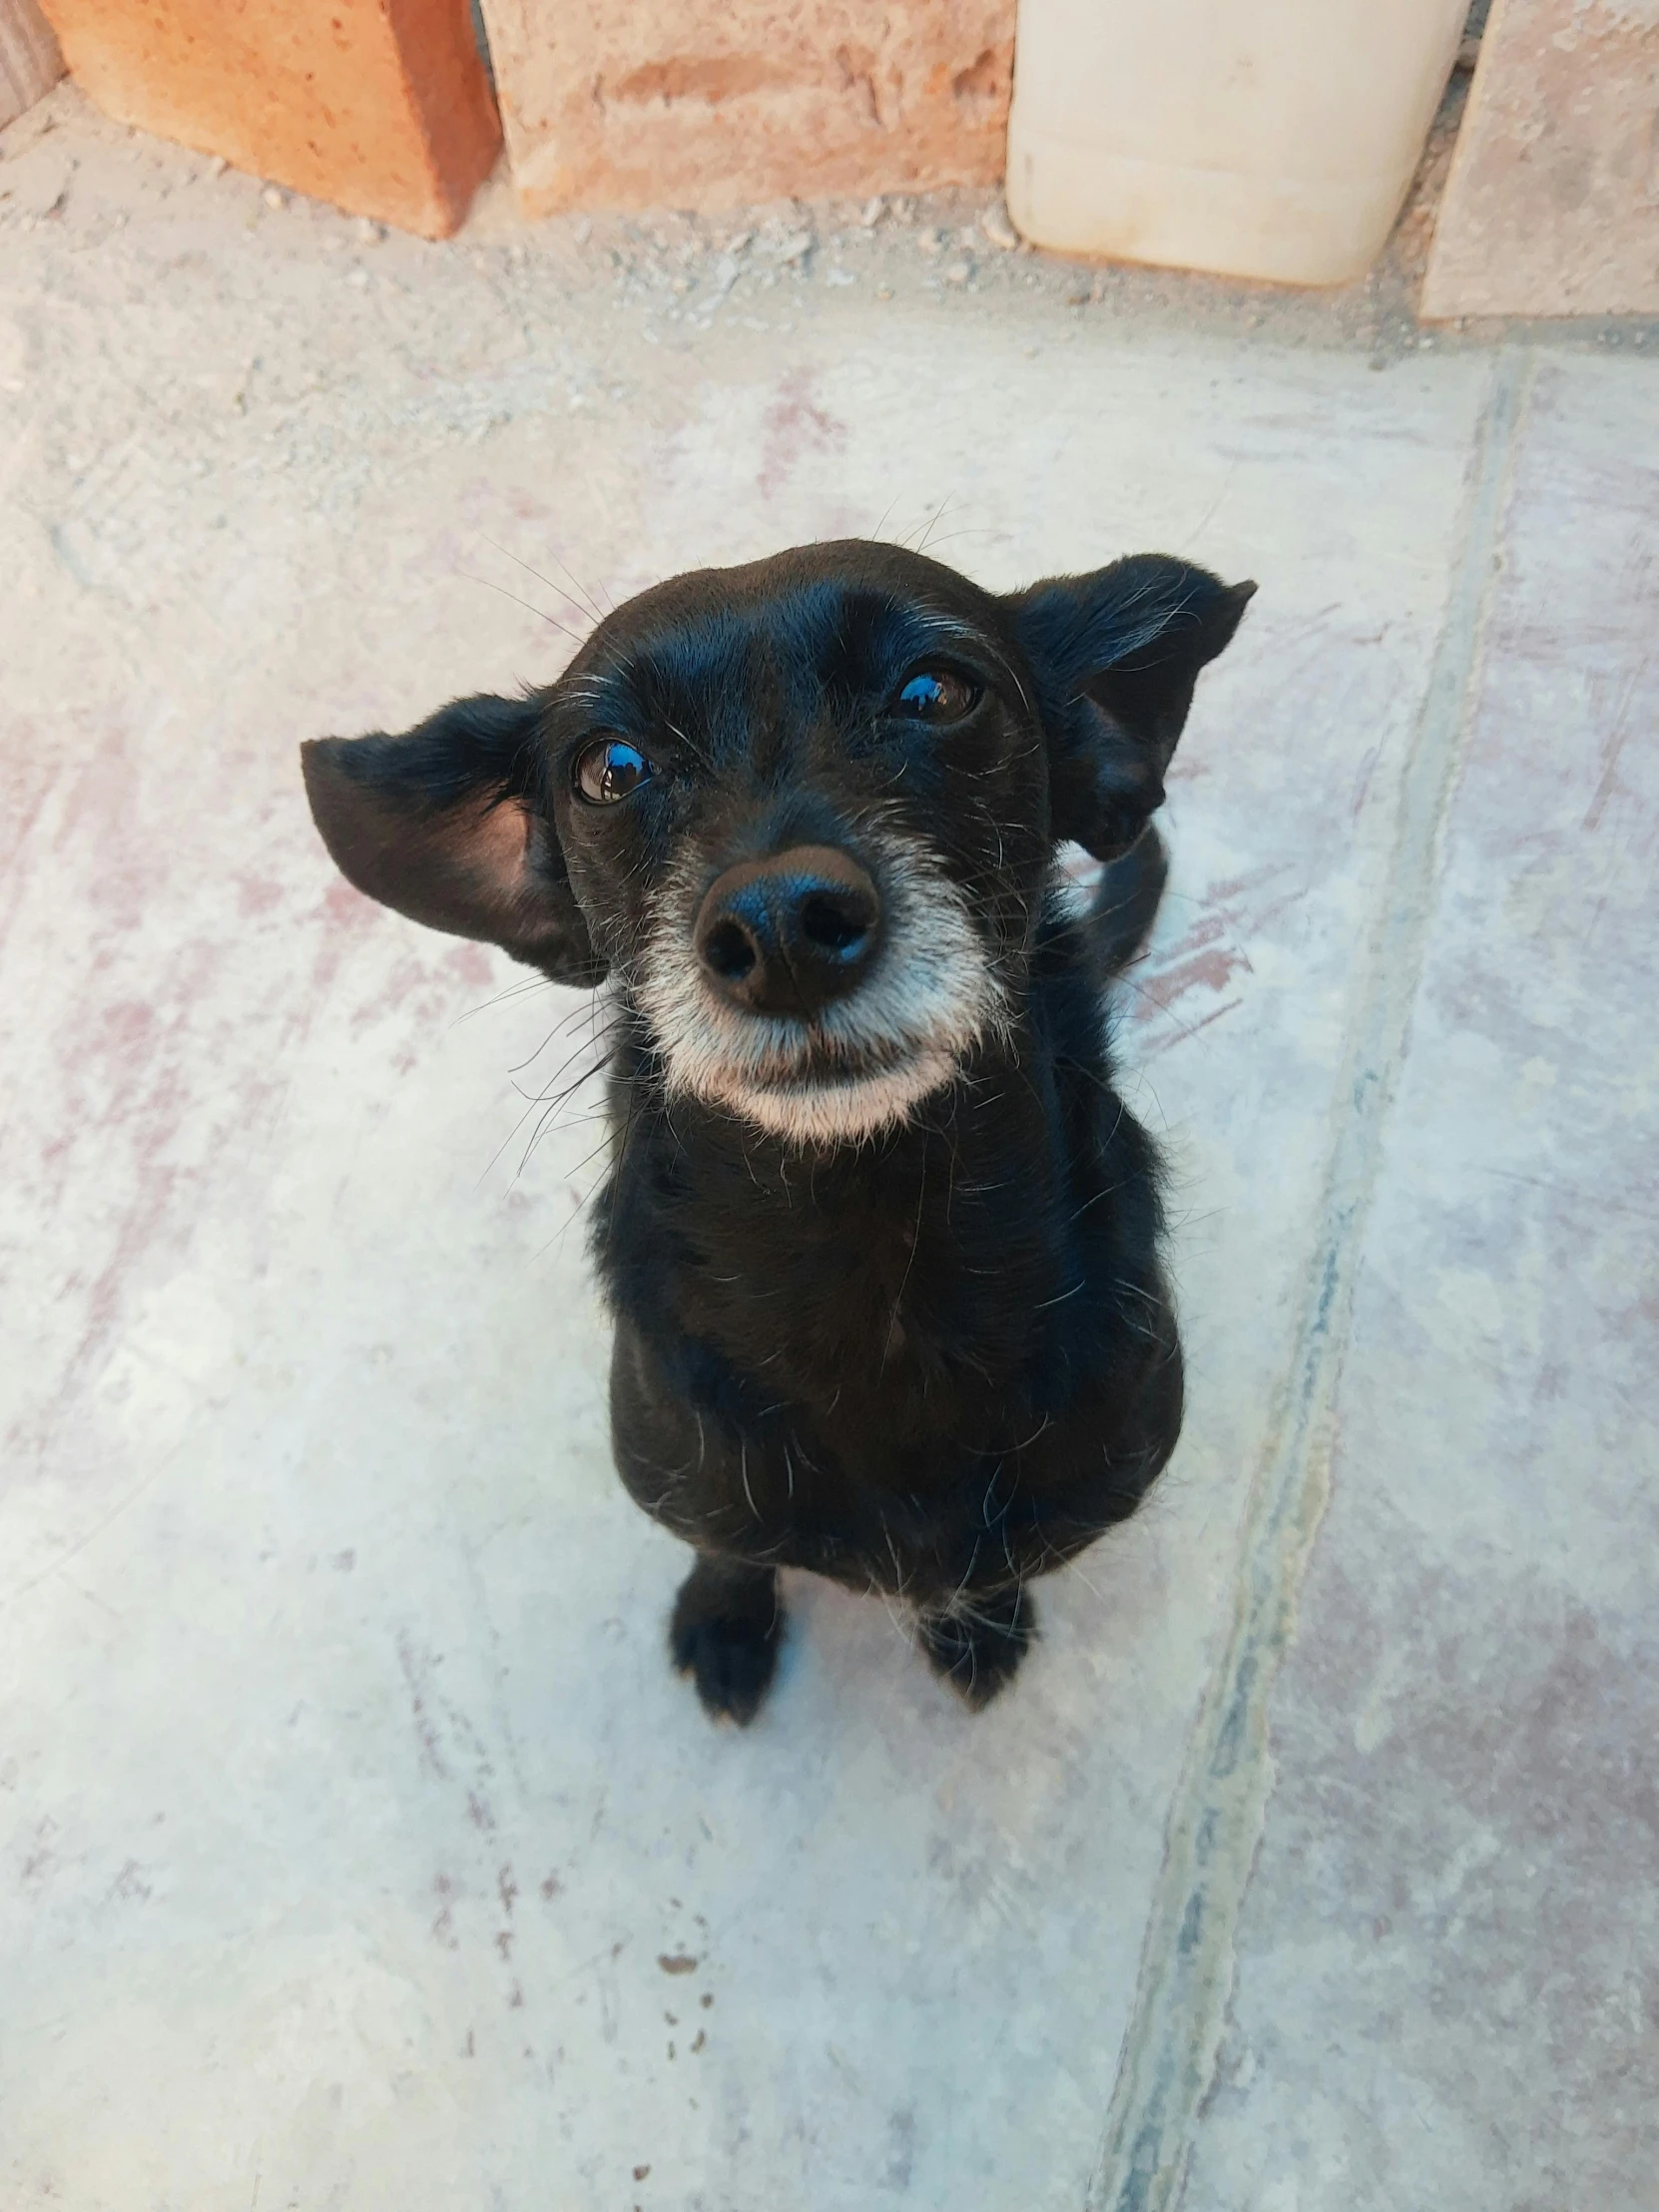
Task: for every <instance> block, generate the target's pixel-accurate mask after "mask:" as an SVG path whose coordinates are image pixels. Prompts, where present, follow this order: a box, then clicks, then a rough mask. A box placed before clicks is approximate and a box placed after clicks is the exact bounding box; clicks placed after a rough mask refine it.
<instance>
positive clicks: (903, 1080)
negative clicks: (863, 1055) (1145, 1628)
mask: <svg viewBox="0 0 1659 2212" xmlns="http://www.w3.org/2000/svg"><path fill="white" fill-rule="evenodd" d="M959 1068H960V1060H959V1058H958V1055H957V1054H956V1053H955V1052H954V1051H951V1050H949V1049H948V1048H947V1047H945V1046H942V1045H937V1044H922V1045H918V1046H916V1047H915V1048H914V1049H912V1050H911V1051H909V1052H907V1053H904V1054H902V1055H900V1056H896V1057H892V1058H883V1060H882V1061H881V1062H880V1063H879V1064H877V1065H873V1066H870V1067H868V1068H865V1069H860V1068H858V1067H856V1066H853V1067H847V1066H844V1065H841V1066H836V1067H833V1068H830V1069H826V1070H824V1071H822V1072H817V1071H814V1070H813V1069H812V1068H811V1067H808V1068H804V1069H803V1070H802V1072H801V1073H800V1074H798V1075H796V1076H794V1077H788V1078H782V1079H774V1080H769V1081H758V1080H757V1079H756V1077H755V1075H754V1074H753V1072H751V1071H749V1070H747V1069H738V1068H731V1069H722V1068H718V1067H713V1066H708V1065H705V1066H704V1067H703V1068H701V1069H699V1070H698V1079H697V1080H696V1082H695V1083H694V1082H684V1083H681V1084H678V1085H675V1086H673V1087H675V1088H678V1089H681V1090H683V1091H693V1092H695V1093H696V1094H697V1095H699V1096H701V1097H702V1098H703V1099H704V1101H705V1102H706V1103H707V1104H709V1105H711V1106H717V1107H719V1108H721V1109H722V1110H723V1111H724V1112H727V1113H730V1114H733V1115H735V1116H737V1118H738V1119H740V1120H742V1121H747V1122H749V1123H750V1124H751V1125H752V1126H753V1127H755V1128H757V1129H759V1130H762V1131H764V1132H765V1134H766V1135H767V1136H769V1137H779V1138H782V1139H783V1141H784V1142H785V1143H786V1144H790V1145H798V1146H804V1147H815V1148H818V1147H832V1146H836V1145H848V1144H858V1143H861V1142H862V1141H863V1140H864V1139H866V1138H869V1137H874V1136H878V1135H880V1133H881V1132H882V1131H883V1130H887V1129H896V1128H898V1127H900V1126H901V1125H902V1124H903V1123H904V1122H907V1121H909V1120H910V1119H911V1118H912V1116H913V1115H914V1113H915V1111H916V1109H917V1108H918V1107H919V1106H920V1105H921V1104H922V1102H923V1100H925V1099H928V1098H931V1097H932V1096H933V1095H934V1093H935V1092H937V1091H942V1090H944V1089H945V1088H947V1086H948V1085H949V1084H951V1083H952V1082H954V1081H955V1079H956V1076H957V1073H958V1072H959Z"/></svg>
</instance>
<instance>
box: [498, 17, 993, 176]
mask: <svg viewBox="0 0 1659 2212" xmlns="http://www.w3.org/2000/svg"><path fill="white" fill-rule="evenodd" d="M483 6H484V18H485V21H486V23H487V25H488V28H489V35H490V50H491V53H492V56H493V58H494V63H495V73H496V87H497V91H498V93H499V96H500V100H501V109H502V117H503V121H504V123H505V127H506V134H507V147H508V152H509V154H510V155H511V158H512V165H513V178H514V182H515V184H516V186H517V189H518V195H519V199H520V202H521V203H522V205H523V207H524V209H525V212H526V213H527V214H531V215H545V214H550V213H551V212H553V211H554V210H555V209H559V208H577V207H586V208H598V207H612V208H618V207H621V208H626V207H651V206H657V207H663V206H668V207H681V208H703V209H718V208H723V207H734V206H738V205H741V204H742V203H744V202H746V201H755V200H769V199H775V198H783V197H787V196H790V195H795V194H798V195H801V196H802V197H809V196H816V195H833V194H862V193H866V192H869V193H873V192H884V191H900V190H906V189H908V190H917V189H922V188H925V187H928V186H932V185H941V184H987V183H992V182H994V181H995V180H996V179H997V178H998V177H1000V176H1001V174H1002V164H1003V152H1004V142H1005V138H1006V132H1007V120H1008V93H1009V86H1010V82H1011V77H1012V69H1013V44H1014V0H887V4H882V0H750V4H747V5H744V6H734V5H732V4H731V0H724V4H720V0H639V4H638V5H633V6H628V7H618V6H616V5H614V4H613V5H604V4H601V0H483Z"/></svg>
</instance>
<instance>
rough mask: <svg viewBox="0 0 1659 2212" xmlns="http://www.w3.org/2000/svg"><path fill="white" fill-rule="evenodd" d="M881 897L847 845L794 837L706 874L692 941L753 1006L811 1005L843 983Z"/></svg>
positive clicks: (866, 945) (784, 1010) (737, 998)
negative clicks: (763, 854) (710, 877)
mask: <svg viewBox="0 0 1659 2212" xmlns="http://www.w3.org/2000/svg"><path fill="white" fill-rule="evenodd" d="M880 931H881V901H880V899H879V898H878V897H877V895H876V891H875V885H874V884H873V883H872V882H871V881H870V878H869V876H868V874H867V873H866V872H865V870H864V869H863V868H861V867H860V866H859V865H858V863H857V861H856V860H854V859H853V858H852V857H851V856H850V854H848V853H845V852H840V851H837V850H836V848H835V847H834V846H833V845H829V844H798V845H793V846H792V847H791V848H790V850H789V851H788V852H775V853H773V854H772V855H771V857H770V858H768V859H765V860H740V861H739V862H738V864H737V866H736V867H729V868H728V869H727V870H726V872H725V873H724V874H723V875H719V876H717V877H716V878H715V880H714V882H713V883H711V884H710V886H709V890H708V894H707V896H706V897H705V898H704V901H703V904H702V905H701V907H699V909H698V914H697V922H696V925H695V927H694V929H693V932H692V936H693V942H694V943H695V944H696V946H697V954H698V958H699V959H700V960H701V961H702V962H703V965H704V967H705V969H706V970H707V971H708V974H709V978H710V980H711V982H713V983H714V984H715V986H716V988H717V989H718V990H719V991H720V992H721V993H722V995H723V996H725V997H727V998H730V999H732V1000H733V1001H734V1002H735V1003H736V1004H737V1005H740V1006H747V1007H748V1008H749V1009H750V1011H751V1012H753V1013H757V1014H814V1013H817V1012H818V1011H819V1009H820V1008H821V1007H822V1006H826V1005H828V1004H829V1002H830V999H832V998H838V997H840V996H841V994H842V993H843V992H845V991H849V990H851V988H852V987H853V985H854V984H855V983H856V982H857V981H858V978H859V977H860V976H861V975H862V974H863V972H864V970H865V968H867V967H868V965H869V963H870V960H871V958H872V957H873V956H874V953H875V948H876V945H877V943H878V942H879V939H880Z"/></svg>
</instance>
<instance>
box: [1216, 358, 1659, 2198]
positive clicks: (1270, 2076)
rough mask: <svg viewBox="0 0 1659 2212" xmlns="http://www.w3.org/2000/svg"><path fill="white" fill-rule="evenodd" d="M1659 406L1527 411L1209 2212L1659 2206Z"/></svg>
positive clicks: (1280, 1712)
mask: <svg viewBox="0 0 1659 2212" xmlns="http://www.w3.org/2000/svg"><path fill="white" fill-rule="evenodd" d="M1655 427H1656V409H1655V405H1654V395H1653V394H1652V392H1651V391H1650V390H1649V388H1648V387H1647V385H1646V384H1643V385H1640V386H1637V387H1632V386H1631V385H1630V384H1628V383H1625V382H1623V381H1621V380H1620V379H1618V378H1616V377H1615V378H1612V379H1609V378H1607V377H1606V376H1604V375H1602V374H1599V373H1597V371H1596V369H1595V367H1594V366H1593V364H1590V363H1583V362H1581V363H1571V364H1569V363H1566V362H1560V361H1556V362H1546V363H1543V364H1541V365H1540V366H1539V367H1538V368H1537V371H1536V374H1535V377H1534V379H1533V380H1532V381H1531V382H1530V385H1529V388H1528V389H1527V390H1526V392H1525V394H1524V398H1523V410H1522V413H1521V417H1520V421H1519V425H1518V429H1517V434H1516V439H1515V446H1514V451H1513V454H1512V457H1511V465H1512V472H1513V473H1512V483H1511V485H1510V487H1509V489H1508V493H1507V498H1506V502H1505V507H1504V512H1503V516H1502V521H1501V528H1500V532H1499V540H1498V553H1499V566H1498V569H1497V572H1496V575H1495V577H1494V581H1493V585H1492V589H1491V595H1490V603H1489V606H1488V608H1487V611H1486V628H1485V636H1484V639H1483V642H1482V650H1481V654H1480V666H1479V671H1478V676H1477V680H1476V683H1475V686H1474V689H1473V697H1472V699H1471V702H1470V705H1471V713H1470V715H1469V718H1468V722H1467V726H1466V736H1465V743H1466V756H1465V759H1464V762H1463V765H1462V773H1461V777H1460V781H1459V784H1458V788H1457V792H1456V796H1455V800H1454V802H1453V804H1452V807H1451V810H1450V813H1449V816H1448V819H1447V822H1446V825H1445V830H1444V854H1443V869H1442V874H1441V880H1440V883H1439V887H1438V890H1437V893H1436V897H1435V904H1434V911H1433V916H1432V923H1431V929H1430V934H1429V949H1428V956H1427V960H1426V964H1425V969H1424V974H1423V978H1422V988H1421V991H1420V993H1419V995H1418V997H1417V1001H1416V1005H1415V1008H1414V1010H1413V1015H1412V1030H1411V1040H1410V1049H1409V1052H1408V1055H1407V1057H1406V1060H1405V1063H1404V1066H1403V1068H1402V1070H1401V1072H1400V1075H1399V1079H1398V1093H1397V1097H1396V1099H1395V1102H1394V1106H1393V1110H1392V1113H1391V1116H1390V1119H1389V1124H1388V1132H1387V1136H1386V1140H1385V1144H1384V1150H1383V1162H1382V1172H1381V1176H1380V1179H1379V1186H1378V1194H1377V1200H1376V1206H1375V1210H1374V1213H1373V1217H1372V1221H1371V1224H1370V1228H1369V1230H1368V1232H1367V1235H1366V1239H1365V1254H1364V1265H1363V1272H1362V1276H1361V1282H1360V1290H1359V1299H1358V1305H1357V1309H1356V1314H1355V1326H1354V1337H1353V1343H1352V1346H1351V1348H1350V1352H1349V1357H1348V1372H1347V1375H1346V1378H1345V1380H1344V1383H1343V1388H1342V1395H1341V1400H1340V1404H1339V1408H1338V1425H1337V1434H1336V1443H1335V1454H1334V1463H1333V1469H1332V1502H1331V1506H1330V1510H1329V1513H1328V1515H1327V1517H1326V1521H1325V1525H1324V1528H1323V1530H1322V1533H1321V1538H1320V1543H1319V1546H1318V1549H1317V1551H1316V1553H1315V1556H1314V1561H1313V1565H1312V1568H1311V1571H1310V1574H1309V1578H1308V1583H1307V1588H1306V1592H1305V1598H1304V1604H1303V1609H1302V1616H1301V1620H1300V1623H1299V1627H1298V1633H1297V1637H1296V1642H1295V1647H1294V1649H1293V1651H1292V1653H1291V1656H1290V1658H1289V1660H1288V1661H1287V1664H1286V1668H1285V1673H1284V1678H1283V1681H1282V1683H1281V1685H1280V1694H1279V1697H1278V1700H1277V1702H1276V1705H1275V1710H1274V1732H1273V1749H1274V1756H1275V1760H1276V1764H1277V1769H1278V1786H1277V1788H1276V1790H1275V1793H1274V1797H1273V1801H1272V1805H1271V1807H1270V1810H1269V1812H1268V1817H1267V1827H1266V1833H1265V1836H1264V1838H1263V1842H1262V1850H1261V1856H1260V1860H1259V1862H1258V1865H1257V1869H1256V1876H1255V1881H1254V1884H1253V1886H1252V1889H1251V1892H1250V1896H1249V1899H1248V1902H1247V1905H1246V1908H1245V1912H1244V1915H1243V1920H1242V1924H1241V1928H1240V1936H1239V1961H1238V1985H1237V1990H1236V1993H1235V1997H1234V2004H1233V2018H1232V2023H1231V2028H1230V2032H1229V2035H1228V2039H1227V2044H1226V2047H1225V2050H1224V2053H1223V2059H1222V2068H1221V2074H1220V2083H1219V2086H1218V2088H1217V2091H1216V2093H1215V2096H1214V2099H1213V2101H1212V2103H1211V2105H1210V2108H1209V2110H1208V2112H1207V2114H1206V2117H1205V2121H1204V2124H1203V2126H1202V2128H1201V2129H1200V2130H1199V2133H1198V2148H1197V2155H1196V2163H1195V2168H1194V2175H1193V2184H1192V2186H1191V2188H1190V2189H1189V2191H1188V2195H1187V2202H1188V2204H1189V2205H1191V2206H1193V2207H1194V2208H1195V2212H1198V2208H1203V2212H1211V2208H1220V2207H1223V2206H1225V2207H1227V2208H1229V2212H1233V2208H1235V2207H1237V2208H1240V2212H1242V2208H1243V2207H1246V2206H1249V2207H1251V2208H1253V2212H1254V2208H1257V2207H1266V2206H1272V2207H1275V2208H1276V2212H1277V2208H1279V2207H1285V2208H1290V2207H1296V2208H1298V2212H1313V2208H1315V2207H1331V2208H1332V2212H1335V2208H1337V2207H1339V2206H1340V2207H1342V2208H1344V2212H1360V2208H1362V2207H1364V2208H1369V2207H1373V2206H1376V2207H1379V2208H1381V2207H1383V2206H1395V2205H1401V2204H1421V2203H1427V2202H1430V2201H1433V2202H1437V2203H1441V2204H1446V2203H1450V2204H1456V2205H1459V2206H1469V2207H1471V2208H1472V2207H1481V2208H1485V2207H1491V2208H1492V2212H1497V2208H1499V2207H1502V2208H1504V2212H1512V2208H1520V2207H1526V2208H1528V2212H1531V2208H1533V2207H1537V2208H1539V2212H1541V2208H1542V2207H1544V2206H1546V2205H1549V2206H1555V2205H1566V2204H1570V2205H1580V2204H1582V2205H1596V2206H1598V2207H1603V2208H1605V2212H1640V2208H1643V2207H1646V2206H1649V2205H1651V2204H1652V2203H1653V2201H1654V2189H1655V2182H1654V2176H1655V2174H1656V2173H1659V1982H1656V1978H1655V1971H1656V1960H1659V1797H1656V1795H1655V1788H1654V1778H1653V1772H1652V1759H1651V1751H1652V1746H1653V1744H1654V1741H1655V1738H1656V1735H1659V1689H1656V1680H1659V1670H1656V1665H1655V1661H1656V1658H1659V1602H1656V1600H1655V1594H1654V1561H1655V1557H1656V1536H1659V1519H1656V1515H1659V1488H1656V1482H1655V1476H1656V1474H1659V1391H1656V1388H1655V1369H1654V1360H1653V1323H1654V1314H1653V1300H1652V1291H1651V1282H1652V1262H1651V1255H1652V1249H1653V1236H1654V1224H1655V1220H1656V1218H1659V1147H1656V1145H1655V1136H1654V1112H1653V1101H1654V1094H1655V1088H1656V1084H1659V1051H1656V1044H1655V1029H1654V1021H1653V1007H1654V903H1653V883H1654V859H1655V842H1656V834H1659V776H1656V773H1655V763H1654V756H1653V749H1652V746H1651V744H1650V743H1649V742H1648V739H1649V737H1650V734H1651V732H1652V729H1653V726H1654V716H1655V710H1656V708H1659V667H1656V665H1655V660H1654V652H1653V639H1654V615H1655V611H1656V609H1655V600H1656V594H1655V588H1654V522H1655V518H1656V517H1659V471H1656V468H1655V462H1656V459H1659V442H1656V440H1655V437H1654V430H1655Z"/></svg>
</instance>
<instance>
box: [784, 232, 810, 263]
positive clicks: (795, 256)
mask: <svg viewBox="0 0 1659 2212" xmlns="http://www.w3.org/2000/svg"><path fill="white" fill-rule="evenodd" d="M817 243H818V242H817V240H816V239H815V238H814V237H813V234H812V232H811V231H798V232H797V233H796V235H795V237H794V238H793V239H786V240H785V241H784V243H783V245H782V246H781V247H780V248H779V249H778V260H779V264H780V266H781V267H785V268H787V267H788V266H789V264H790V263H791V262H804V261H805V260H806V259H807V256H808V255H809V254H810V253H811V252H812V251H813V248H814V246H815V245H816V244H817Z"/></svg>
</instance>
